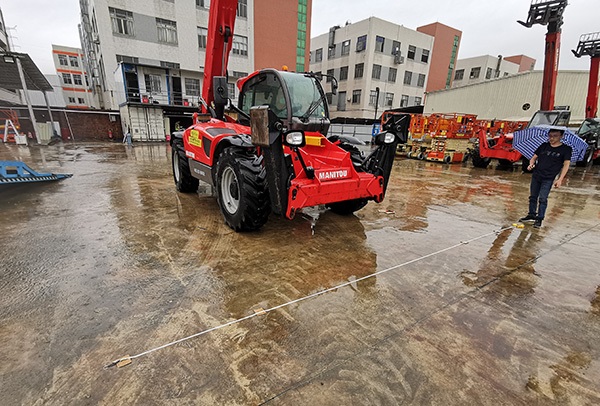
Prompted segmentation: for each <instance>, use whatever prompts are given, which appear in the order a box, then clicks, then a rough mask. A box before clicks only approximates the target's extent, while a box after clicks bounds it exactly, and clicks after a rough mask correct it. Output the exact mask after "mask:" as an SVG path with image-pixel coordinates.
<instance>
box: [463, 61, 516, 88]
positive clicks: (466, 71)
mask: <svg viewBox="0 0 600 406" xmlns="http://www.w3.org/2000/svg"><path fill="white" fill-rule="evenodd" d="M518 72H519V65H518V64H516V63H514V62H509V61H507V60H506V59H504V58H503V57H502V55H498V56H497V57H495V56H491V55H482V56H476V57H473V58H464V59H459V60H458V61H456V70H455V71H454V81H453V83H452V87H459V86H465V85H472V84H474V83H480V82H484V81H486V80H491V79H497V78H499V77H504V76H508V75H514V74H516V73H518Z"/></svg>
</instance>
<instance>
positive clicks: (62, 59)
mask: <svg viewBox="0 0 600 406" xmlns="http://www.w3.org/2000/svg"><path fill="white" fill-rule="evenodd" d="M58 63H59V64H60V65H61V66H69V62H68V61H67V55H63V54H58Z"/></svg>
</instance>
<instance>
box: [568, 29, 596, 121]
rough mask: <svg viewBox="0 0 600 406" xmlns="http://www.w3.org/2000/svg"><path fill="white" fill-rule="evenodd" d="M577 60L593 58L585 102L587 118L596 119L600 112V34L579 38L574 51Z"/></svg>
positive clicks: (585, 35)
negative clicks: (599, 101) (599, 102)
mask: <svg viewBox="0 0 600 406" xmlns="http://www.w3.org/2000/svg"><path fill="white" fill-rule="evenodd" d="M573 54H574V55H575V56H576V57H577V58H581V56H582V55H589V56H591V58H592V61H591V65H590V80H589V83H588V94H587V99H586V102H585V118H594V117H596V113H597V112H598V75H599V72H600V32H594V33H590V34H584V35H582V36H581V37H580V38H579V44H578V45H577V50H573Z"/></svg>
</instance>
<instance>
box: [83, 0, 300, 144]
mask: <svg viewBox="0 0 600 406" xmlns="http://www.w3.org/2000/svg"><path fill="white" fill-rule="evenodd" d="M279 3H280V2H279V1H277V0H239V1H238V8H237V18H236V22H235V32H234V36H233V40H232V41H233V48H232V51H231V54H230V55H229V65H228V73H229V83H228V84H229V95H230V97H231V98H232V99H233V100H234V102H235V101H236V99H237V92H238V91H237V89H236V87H235V82H236V81H237V79H239V78H240V77H244V76H246V75H248V73H250V72H252V71H253V70H254V69H255V68H262V67H266V66H273V67H278V68H281V66H282V65H284V64H288V66H290V65H291V66H292V67H294V68H297V66H298V64H299V61H300V58H299V57H300V56H302V55H303V54H306V55H307V54H308V39H307V38H306V33H307V32H309V30H310V25H309V24H308V21H309V16H310V12H309V10H310V4H311V0H298V1H294V2H285V5H281V4H279ZM291 6H293V7H291ZM80 7H81V25H80V36H81V41H82V46H83V50H84V54H85V59H86V62H87V66H86V69H87V71H88V72H90V73H91V78H90V79H91V80H90V86H91V90H92V93H93V94H97V95H98V97H99V105H100V107H101V108H106V109H117V108H118V109H119V110H120V113H121V118H122V122H123V123H124V125H125V126H126V127H127V126H129V127H130V129H131V133H132V135H133V138H134V139H137V140H158V139H164V137H165V134H168V133H170V132H171V131H173V130H174V129H175V128H176V127H178V126H179V125H181V126H187V125H188V124H191V115H192V113H193V112H195V111H197V110H198V106H199V104H200V96H201V89H202V82H203V73H204V60H205V55H206V52H207V49H206V47H207V36H208V19H209V10H210V7H211V4H210V0H195V1H174V0H80ZM267 9H271V10H277V15H276V16H272V15H271V14H273V12H271V14H267V15H265V16H263V15H262V13H263V12H264V11H265V10H267ZM288 9H289V10H288ZM255 10H256V12H255ZM285 10H287V12H286V13H283V12H282V11H285ZM257 12H260V13H261V15H258V14H256V13H257ZM284 17H285V18H284ZM280 23H281V24H284V25H281V26H279V25H278V27H279V29H278V30H276V31H273V30H269V32H267V31H265V30H264V29H263V28H264V27H263V26H265V25H266V26H269V27H270V28H272V27H273V24H280ZM258 26H260V27H263V28H261V29H260V30H258V31H257V32H258V34H257V33H255V27H258ZM274 32H276V34H274ZM257 35H258V36H257ZM265 36H268V37H269V38H270V39H271V40H272V41H275V43H273V44H271V45H269V44H266V45H267V46H266V47H265V48H268V50H266V49H264V50H261V51H260V52H259V53H258V54H255V47H254V44H255V43H259V41H260V40H261V37H265ZM260 44H261V47H264V45H265V44H263V43H262V42H260ZM283 49H285V50H290V51H289V52H287V53H286V52H283V51H282V50H283ZM208 51H209V52H210V50H208ZM297 56H298V57H297ZM255 58H256V59H255ZM306 59H307V58H306V57H305V60H306ZM278 62H279V63H278ZM303 66H305V65H303Z"/></svg>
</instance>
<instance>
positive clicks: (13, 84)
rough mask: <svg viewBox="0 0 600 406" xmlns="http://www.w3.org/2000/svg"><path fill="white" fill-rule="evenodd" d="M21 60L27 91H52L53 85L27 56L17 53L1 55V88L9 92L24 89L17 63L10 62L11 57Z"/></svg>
mask: <svg viewBox="0 0 600 406" xmlns="http://www.w3.org/2000/svg"><path fill="white" fill-rule="evenodd" d="M11 56H12V57H15V58H19V60H20V61H21V66H22V67H23V75H24V76H25V82H26V84H27V90H40V91H52V85H50V83H48V80H46V78H45V77H44V75H43V74H42V72H40V70H39V69H38V67H37V66H36V65H35V63H34V62H33V60H31V58H30V57H29V55H27V54H21V53H17V52H10V53H2V54H0V88H3V89H8V90H18V89H23V85H22V84H21V78H20V77H19V70H18V68H17V64H16V62H14V61H13V62H10V59H11V58H10V57H11Z"/></svg>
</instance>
